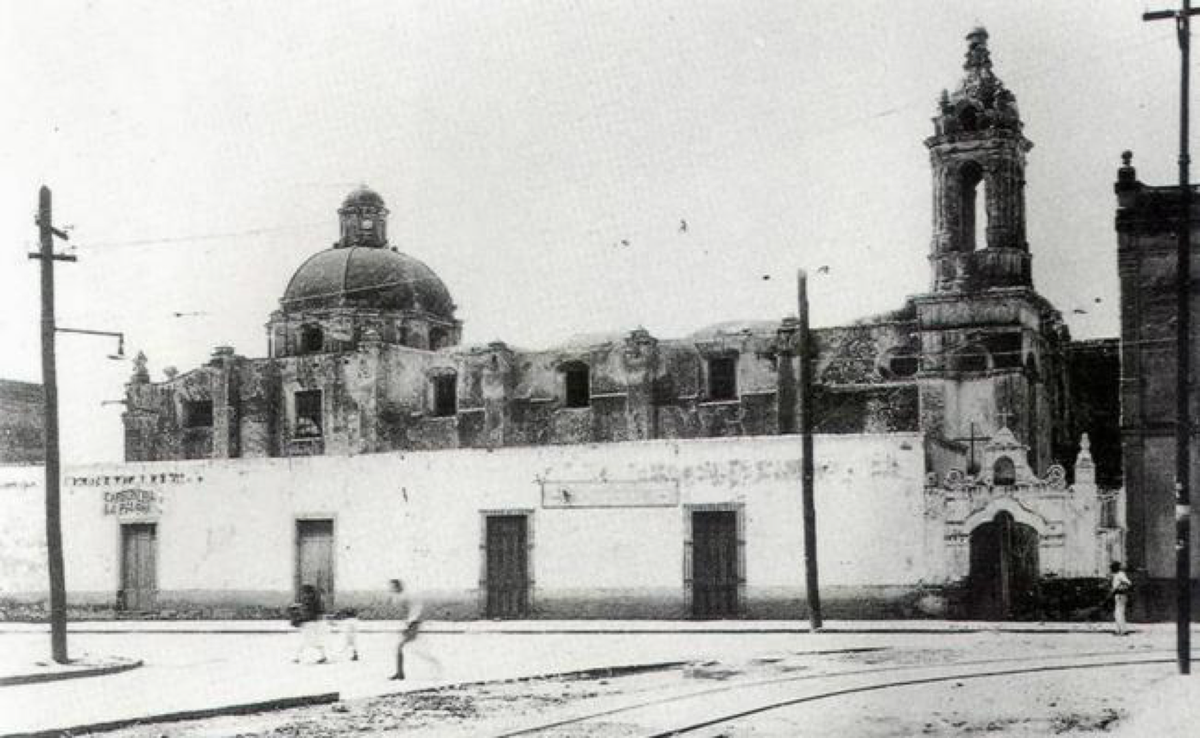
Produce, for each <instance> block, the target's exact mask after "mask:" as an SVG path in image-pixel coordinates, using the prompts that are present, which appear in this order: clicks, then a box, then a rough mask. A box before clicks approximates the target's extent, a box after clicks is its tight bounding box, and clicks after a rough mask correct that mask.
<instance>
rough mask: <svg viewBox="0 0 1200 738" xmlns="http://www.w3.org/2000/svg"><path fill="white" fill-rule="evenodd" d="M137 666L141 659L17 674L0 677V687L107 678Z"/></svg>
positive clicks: (139, 664)
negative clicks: (64, 669)
mask: <svg viewBox="0 0 1200 738" xmlns="http://www.w3.org/2000/svg"><path fill="white" fill-rule="evenodd" d="M139 666H142V661H141V659H138V660H137V661H127V662H125V663H122V664H111V665H109V666H96V667H92V668H87V669H76V670H74V671H58V672H52V673H45V674H17V675H14V676H6V677H0V687H17V686H20V685H23V684H39V683H41V682H57V681H61V680H63V679H80V678H82V677H96V676H107V675H108V674H120V673H121V672H123V671H129V670H130V669H136V668H138V667H139Z"/></svg>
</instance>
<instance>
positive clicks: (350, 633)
mask: <svg viewBox="0 0 1200 738" xmlns="http://www.w3.org/2000/svg"><path fill="white" fill-rule="evenodd" d="M334 629H335V630H336V631H338V632H340V633H341V634H342V654H345V653H346V652H347V651H349V652H350V660H351V661H358V610H357V609H355V608H353V607H346V608H343V609H341V610H338V613H337V618H336V619H335V621H334Z"/></svg>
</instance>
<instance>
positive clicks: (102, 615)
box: [0, 585, 946, 621]
mask: <svg viewBox="0 0 1200 738" xmlns="http://www.w3.org/2000/svg"><path fill="white" fill-rule="evenodd" d="M422 598H423V604H424V617H425V618H427V619H430V620H448V621H466V620H480V619H484V618H485V615H484V606H485V602H484V598H483V597H482V596H481V593H480V591H479V590H462V591H447V590H442V591H437V592H429V593H425V594H423V595H422ZM67 600H68V602H67V605H68V607H67V609H68V617H69V619H71V620H116V619H121V618H130V619H164V620H283V619H286V609H287V606H288V605H289V604H290V603H291V602H292V600H293V595H292V593H291V592H285V591H278V590H274V591H212V590H180V591H160V592H159V593H158V598H157V603H156V606H155V607H154V608H152V609H150V610H147V611H139V612H124V611H120V610H118V609H117V604H116V603H117V598H116V595H115V593H112V592H71V593H70V594H69V595H68V598H67ZM821 604H822V611H823V614H824V617H825V618H827V619H837V620H871V619H880V620H882V619H920V618H939V617H945V616H946V604H945V598H944V597H943V596H942V595H941V592H940V590H939V589H936V588H922V587H916V586H906V585H895V586H863V587H848V586H834V587H827V588H825V589H823V590H822V592H821ZM345 608H353V609H355V610H356V611H357V614H358V617H359V618H361V619H364V620H391V619H398V618H402V617H404V615H405V613H404V611H403V610H402V608H401V606H400V605H399V603H397V602H396V601H395V600H394V599H392V598H391V597H389V596H388V595H387V594H386V593H385V592H384V591H382V590H380V591H347V592H338V593H337V596H336V597H335V598H334V600H333V601H332V602H331V603H329V604H328V605H327V609H328V611H329V614H330V615H331V616H332V615H335V614H336V613H337V612H338V611H339V610H342V609H345ZM47 611H48V605H47V597H46V594H45V593H44V592H31V593H9V594H6V595H5V596H4V597H2V598H0V620H5V621H40V620H45V619H46V616H47ZM741 617H742V618H744V619H749V620H806V619H807V618H808V609H807V600H806V598H805V594H804V591H803V590H798V589H793V588H790V587H777V588H754V587H751V588H748V589H747V591H746V598H745V602H744V605H743V613H742V616H741ZM529 619H531V620H691V619H693V618H692V616H691V613H690V612H689V610H688V605H687V602H686V599H685V597H684V593H683V591H682V590H681V589H670V590H668V589H661V590H619V589H611V590H584V589H569V590H561V589H560V590H554V591H551V592H547V591H544V590H538V589H535V590H534V592H533V596H532V601H531V608H530V616H529Z"/></svg>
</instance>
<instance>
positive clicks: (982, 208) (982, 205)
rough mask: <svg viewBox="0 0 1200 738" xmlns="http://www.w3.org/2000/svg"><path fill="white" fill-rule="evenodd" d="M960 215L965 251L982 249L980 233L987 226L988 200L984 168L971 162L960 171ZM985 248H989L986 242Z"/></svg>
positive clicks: (962, 245) (962, 247)
mask: <svg viewBox="0 0 1200 738" xmlns="http://www.w3.org/2000/svg"><path fill="white" fill-rule="evenodd" d="M958 192H959V214H960V217H961V218H962V240H961V241H960V243H959V246H960V247H961V249H962V250H963V251H974V250H975V249H977V248H979V247H980V243H979V235H978V234H979V232H980V231H982V230H983V229H984V228H986V226H987V207H986V204H987V198H986V196H985V195H984V185H983V168H982V167H980V166H979V165H978V164H977V163H975V162H973V161H969V162H967V163H966V164H963V165H962V168H961V169H959V170H958ZM982 245H983V246H987V242H986V241H985V242H984V243H983V244H982Z"/></svg>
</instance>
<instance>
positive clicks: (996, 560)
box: [967, 511, 1038, 620]
mask: <svg viewBox="0 0 1200 738" xmlns="http://www.w3.org/2000/svg"><path fill="white" fill-rule="evenodd" d="M967 582H968V587H967V589H968V598H969V599H968V602H967V608H968V613H969V615H970V617H971V618H974V619H976V620H1019V619H1022V618H1032V617H1036V614H1037V613H1036V610H1037V584H1038V532H1037V531H1036V530H1034V528H1033V527H1032V526H1029V525H1025V524H1024V523H1018V522H1017V521H1016V520H1014V519H1013V516H1012V515H1011V514H1010V513H1008V512H1005V511H1001V512H998V513H996V517H995V518H993V519H992V520H991V521H990V522H987V523H984V524H983V525H980V526H979V527H977V528H976V529H975V530H973V531H971V572H970V575H969V577H968V580H967Z"/></svg>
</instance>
